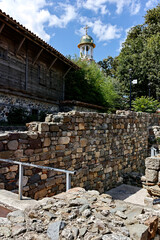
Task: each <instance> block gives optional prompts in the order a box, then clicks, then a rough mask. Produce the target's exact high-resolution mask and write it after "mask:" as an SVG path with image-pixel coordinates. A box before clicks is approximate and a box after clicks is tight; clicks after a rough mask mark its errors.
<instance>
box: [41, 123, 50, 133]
mask: <svg viewBox="0 0 160 240" xmlns="http://www.w3.org/2000/svg"><path fill="white" fill-rule="evenodd" d="M38 131H39V132H49V125H48V124H47V123H39V124H38Z"/></svg>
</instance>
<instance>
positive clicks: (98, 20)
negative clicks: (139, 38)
mask: <svg viewBox="0 0 160 240" xmlns="http://www.w3.org/2000/svg"><path fill="white" fill-rule="evenodd" d="M158 3H160V0H63V1H62V0H59V1H56V0H25V1H24V0H0V8H1V9H2V11H4V12H6V13H7V14H9V15H10V16H11V17H13V18H14V19H16V20H17V21H19V22H20V23H21V24H23V25H24V26H25V27H27V28H28V29H29V30H31V31H32V32H34V33H36V34H37V35H38V36H39V37H41V38H42V39H43V40H45V41H46V42H48V43H49V44H50V45H51V46H53V47H54V48H56V49H57V50H58V51H59V52H61V53H62V54H63V55H65V56H67V55H71V56H74V55H75V54H77V55H78V56H79V49H78V48H77V45H78V43H79V41H80V38H81V36H82V35H83V34H84V33H85V31H84V29H83V28H84V26H85V25H86V24H87V25H88V26H89V27H90V28H89V30H88V34H89V35H91V36H92V37H93V39H94V42H95V44H96V48H95V49H94V59H95V61H100V60H103V59H104V58H106V57H108V56H112V57H114V56H117V55H118V54H119V51H120V48H121V44H122V42H123V41H124V40H125V38H126V35H127V31H128V30H129V29H130V28H131V27H133V26H135V25H137V24H142V23H143V22H144V18H143V16H144V15H145V13H146V10H148V9H151V8H153V7H155V6H156V5H157V4H158Z"/></svg>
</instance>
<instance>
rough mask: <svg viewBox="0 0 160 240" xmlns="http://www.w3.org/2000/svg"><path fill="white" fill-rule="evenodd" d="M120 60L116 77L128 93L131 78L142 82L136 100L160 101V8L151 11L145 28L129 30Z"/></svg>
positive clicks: (144, 25)
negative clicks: (142, 97)
mask: <svg viewBox="0 0 160 240" xmlns="http://www.w3.org/2000/svg"><path fill="white" fill-rule="evenodd" d="M117 61H118V67H117V74H116V76H117V77H118V79H119V80H120V82H123V83H124V86H125V90H126V92H129V83H130V77H131V79H137V80H138V84H137V85H134V86H132V87H133V88H132V95H133V98H136V97H141V96H142V95H143V96H152V97H154V98H156V99H160V87H159V86H160V5H158V6H157V7H156V8H153V9H151V10H148V11H147V13H146V15H145V22H144V24H143V25H137V26H135V27H133V28H132V29H131V30H130V31H129V33H128V36H127V39H126V41H125V42H124V44H123V46H122V50H121V52H120V54H119V56H118V58H117ZM130 69H131V70H132V71H130Z"/></svg>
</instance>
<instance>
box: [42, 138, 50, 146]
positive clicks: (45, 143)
mask: <svg viewBox="0 0 160 240" xmlns="http://www.w3.org/2000/svg"><path fill="white" fill-rule="evenodd" d="M50 145H51V139H50V138H45V139H44V143H43V147H49V146H50Z"/></svg>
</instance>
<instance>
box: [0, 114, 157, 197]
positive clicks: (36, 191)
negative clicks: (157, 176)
mask: <svg viewBox="0 0 160 240" xmlns="http://www.w3.org/2000/svg"><path fill="white" fill-rule="evenodd" d="M159 123H160V116H159V115H155V114H152V115H149V114H140V113H139V114H136V113H130V112H128V113H123V112H120V113H119V114H110V115H109V114H98V113H82V112H81V113H80V112H69V113H60V114H58V115H48V116H47V117H46V122H41V123H38V122H34V123H30V124H28V131H27V132H18V133H14V132H13V133H11V132H10V133H8V132H6V133H3V134H1V135H0V158H5V159H14V160H17V161H22V162H27V163H33V164H37V165H44V166H50V167H55V168H61V169H68V170H74V171H76V175H74V176H72V183H71V185H72V187H77V186H79V187H84V188H85V189H96V190H98V191H100V192H101V193H102V192H104V191H105V190H107V189H110V188H112V187H114V186H116V185H117V184H119V183H121V182H123V176H124V174H128V173H131V172H137V171H139V172H142V173H143V171H144V159H145V158H146V156H147V155H148V137H149V131H148V127H151V126H155V125H156V126H158V125H160V124H159ZM0 164H1V168H0V188H5V189H8V190H12V191H17V190H16V189H17V185H18V182H17V181H18V166H17V165H7V164H5V163H0ZM62 191H65V175H62V174H61V173H59V174H57V173H55V172H53V171H41V170H39V169H36V168H29V167H25V169H24V188H23V194H24V195H25V196H30V197H32V198H35V199H39V198H42V197H44V196H51V195H53V194H55V193H59V192H62Z"/></svg>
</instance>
